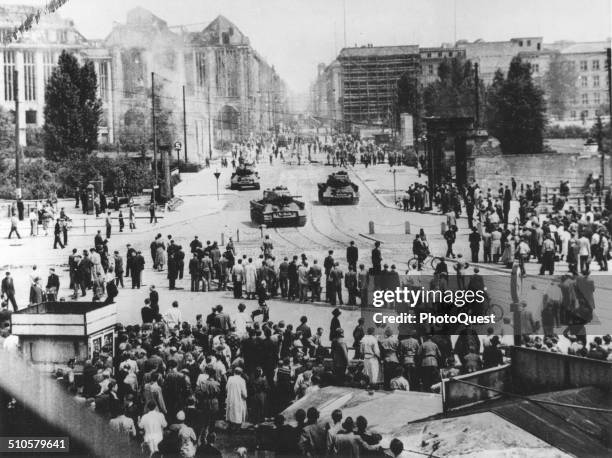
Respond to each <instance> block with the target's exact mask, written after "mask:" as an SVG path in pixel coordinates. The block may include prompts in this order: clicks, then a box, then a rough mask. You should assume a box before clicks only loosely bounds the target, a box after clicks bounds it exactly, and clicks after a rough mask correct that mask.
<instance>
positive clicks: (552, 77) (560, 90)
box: [544, 53, 578, 119]
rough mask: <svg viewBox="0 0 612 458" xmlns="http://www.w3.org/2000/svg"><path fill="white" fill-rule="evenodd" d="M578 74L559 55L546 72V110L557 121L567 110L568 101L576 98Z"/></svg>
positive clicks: (557, 54)
mask: <svg viewBox="0 0 612 458" xmlns="http://www.w3.org/2000/svg"><path fill="white" fill-rule="evenodd" d="M577 80H578V73H577V72H576V68H575V67H573V66H570V65H569V62H567V61H565V60H563V58H562V57H561V54H560V53H556V54H555V55H554V56H553V58H552V60H551V61H550V65H549V66H548V71H547V72H546V74H545V75H544V88H545V90H546V95H547V102H548V109H549V111H550V113H551V114H552V115H554V116H555V117H556V118H557V119H563V115H564V114H565V110H566V109H567V104H568V100H569V99H571V98H572V97H575V96H576V93H577V89H576V81H577Z"/></svg>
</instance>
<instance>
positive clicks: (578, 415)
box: [491, 387, 612, 456]
mask: <svg viewBox="0 0 612 458" xmlns="http://www.w3.org/2000/svg"><path fill="white" fill-rule="evenodd" d="M532 398H533V399H541V400H547V401H554V402H558V403H564V404H571V405H580V406H585V407H597V408H603V409H610V410H612V393H606V392H604V391H603V390H601V389H598V388H594V387H587V388H578V389H573V390H565V391H556V392H551V393H544V394H539V395H537V396H532ZM491 411H492V412H494V413H496V414H497V415H499V416H500V417H502V418H504V419H506V420H507V421H509V422H511V423H513V424H515V425H516V426H518V427H520V428H521V429H523V430H524V431H527V432H529V433H531V434H533V435H534V436H536V437H539V438H540V439H542V440H544V441H546V442H548V443H549V444H551V445H553V446H554V447H556V448H558V449H560V450H563V451H564V452H566V453H570V454H573V455H576V456H612V430H611V428H610V425H612V413H602V412H595V411H590V410H585V409H576V408H573V407H563V406H555V405H544V404H537V403H534V402H531V401H527V400H519V401H517V400H509V401H506V402H505V403H504V404H502V405H499V406H497V407H493V408H492V409H491Z"/></svg>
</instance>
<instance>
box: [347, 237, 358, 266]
mask: <svg viewBox="0 0 612 458" xmlns="http://www.w3.org/2000/svg"><path fill="white" fill-rule="evenodd" d="M357 261H359V249H358V248H357V247H356V246H355V242H354V241H353V240H351V241H350V243H349V246H348V247H347V248H346V262H347V263H348V268H349V269H350V268H351V267H352V268H353V270H357Z"/></svg>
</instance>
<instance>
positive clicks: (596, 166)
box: [468, 153, 611, 192]
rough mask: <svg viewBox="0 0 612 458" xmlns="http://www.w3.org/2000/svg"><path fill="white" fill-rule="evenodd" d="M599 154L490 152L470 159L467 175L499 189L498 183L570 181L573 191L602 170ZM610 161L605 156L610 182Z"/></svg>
mask: <svg viewBox="0 0 612 458" xmlns="http://www.w3.org/2000/svg"><path fill="white" fill-rule="evenodd" d="M600 167H601V165H600V157H599V156H598V155H581V154H578V153H576V154H559V153H543V154H537V155H523V154H517V155H494V156H493V155H490V156H489V155H488V156H474V157H471V158H469V159H468V177H469V178H473V179H474V180H476V182H477V183H479V184H480V186H481V188H484V189H487V188H491V190H492V191H495V192H496V191H497V189H498V187H499V183H503V184H508V185H509V184H510V178H511V177H514V179H515V180H516V181H517V183H518V184H519V186H520V184H521V183H524V184H532V183H533V182H534V181H539V182H540V183H541V184H542V187H543V188H546V187H548V188H551V192H552V188H558V186H559V181H560V180H564V181H569V182H570V183H569V184H570V187H571V189H572V190H573V191H575V190H577V189H579V188H581V187H582V186H583V185H584V183H585V181H586V178H587V177H588V175H589V174H590V173H593V174H594V176H597V175H599V173H600ZM610 173H611V170H610V160H609V158H606V163H605V178H606V183H609V182H610Z"/></svg>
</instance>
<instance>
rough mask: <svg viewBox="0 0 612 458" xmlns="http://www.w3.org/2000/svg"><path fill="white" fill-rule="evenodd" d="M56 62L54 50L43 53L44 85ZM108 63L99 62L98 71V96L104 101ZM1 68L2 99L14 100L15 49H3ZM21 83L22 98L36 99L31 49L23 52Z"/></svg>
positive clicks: (108, 77) (34, 71)
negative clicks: (2, 80)
mask: <svg viewBox="0 0 612 458" xmlns="http://www.w3.org/2000/svg"><path fill="white" fill-rule="evenodd" d="M56 62H57V56H56V54H55V53H54V52H52V51H49V52H45V53H43V55H42V63H43V65H42V70H43V79H44V84H45V85H46V84H47V81H48V80H49V78H50V77H51V73H53V69H54V68H55V66H56ZM108 65H109V64H108V62H100V63H99V71H98V86H99V88H100V97H101V98H102V99H103V100H105V101H107V100H109V96H110V72H109V66H108ZM3 70H4V71H3V73H4V100H5V101H13V100H15V84H14V83H15V81H14V77H13V75H14V71H15V70H16V65H15V51H4V55H3ZM23 83H24V84H23V88H24V94H23V99H24V100H26V101H33V100H36V98H37V93H36V60H35V53H34V52H32V51H24V52H23ZM41 96H42V94H41Z"/></svg>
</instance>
